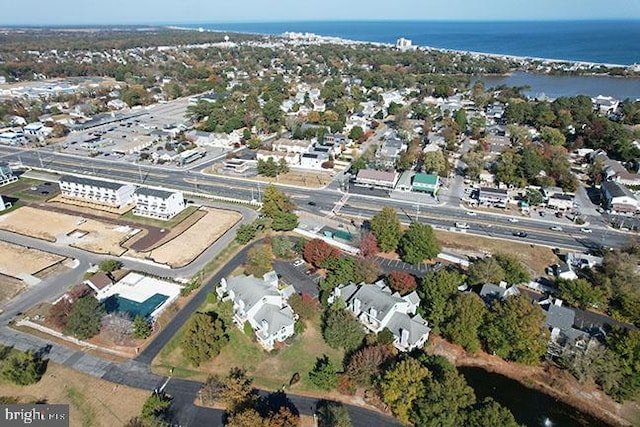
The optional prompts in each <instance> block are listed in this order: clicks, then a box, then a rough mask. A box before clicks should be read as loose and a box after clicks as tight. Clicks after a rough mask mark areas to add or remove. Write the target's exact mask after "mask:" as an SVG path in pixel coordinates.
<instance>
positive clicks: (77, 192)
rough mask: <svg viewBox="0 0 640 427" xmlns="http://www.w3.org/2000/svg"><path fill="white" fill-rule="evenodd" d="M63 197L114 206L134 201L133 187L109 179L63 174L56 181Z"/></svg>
mask: <svg viewBox="0 0 640 427" xmlns="http://www.w3.org/2000/svg"><path fill="white" fill-rule="evenodd" d="M58 184H59V185H60V192H61V193H62V196H63V197H70V198H74V199H81V200H85V201H87V202H91V203H95V204H98V205H104V206H109V207H114V208H121V207H123V206H126V205H129V204H131V203H133V202H134V199H133V193H134V191H135V189H136V188H135V187H134V186H133V185H130V184H120V183H117V182H111V181H100V180H97V179H91V178H85V177H79V176H72V175H65V176H63V177H61V178H60V181H59V183H58Z"/></svg>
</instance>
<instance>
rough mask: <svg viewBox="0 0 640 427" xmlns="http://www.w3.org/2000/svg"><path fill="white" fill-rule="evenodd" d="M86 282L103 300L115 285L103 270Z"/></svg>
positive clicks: (97, 296) (99, 298) (98, 297)
mask: <svg viewBox="0 0 640 427" xmlns="http://www.w3.org/2000/svg"><path fill="white" fill-rule="evenodd" d="M84 284H85V285H87V286H89V287H90V288H91V289H92V290H93V291H94V292H95V293H96V298H97V299H98V300H102V299H104V298H105V297H106V294H107V292H109V289H111V287H113V284H114V282H113V280H111V278H110V277H109V276H107V275H106V274H105V273H103V272H98V273H96V274H94V275H93V276H91V277H90V278H88V279H87V280H85V281H84Z"/></svg>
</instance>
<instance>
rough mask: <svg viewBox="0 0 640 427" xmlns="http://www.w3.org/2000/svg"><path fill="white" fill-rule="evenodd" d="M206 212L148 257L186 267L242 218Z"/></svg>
mask: <svg viewBox="0 0 640 427" xmlns="http://www.w3.org/2000/svg"><path fill="white" fill-rule="evenodd" d="M206 211H207V214H206V215H205V216H203V217H202V218H201V219H200V220H199V221H197V222H196V223H195V224H193V225H192V226H191V227H189V228H188V229H187V230H186V231H185V232H184V233H182V234H180V235H179V236H177V237H176V238H175V239H173V240H171V241H169V242H167V243H165V244H164V245H162V246H160V247H158V248H157V249H154V250H153V251H151V253H150V254H149V255H150V257H151V258H152V259H153V260H154V261H156V262H160V263H164V264H168V265H170V266H172V267H181V266H184V265H187V264H189V263H190V262H191V261H193V260H194V259H195V258H196V257H197V256H198V255H200V254H201V253H202V252H203V251H204V250H205V249H207V248H208V247H209V246H211V245H212V244H213V243H214V242H215V241H216V240H218V239H219V238H220V236H222V235H223V234H224V233H225V232H226V231H227V230H228V229H230V228H231V227H233V225H234V224H235V223H237V222H238V221H239V220H240V219H241V218H242V215H240V214H239V213H237V212H233V211H226V210H222V209H211V208H209V209H206Z"/></svg>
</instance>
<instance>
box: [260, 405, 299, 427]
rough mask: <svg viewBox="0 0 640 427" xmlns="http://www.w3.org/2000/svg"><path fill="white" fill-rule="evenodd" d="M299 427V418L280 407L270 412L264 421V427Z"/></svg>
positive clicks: (287, 409) (284, 407)
mask: <svg viewBox="0 0 640 427" xmlns="http://www.w3.org/2000/svg"><path fill="white" fill-rule="evenodd" d="M299 425H300V416H299V415H297V414H295V413H293V412H292V411H291V409H289V408H288V407H286V406H281V407H280V408H278V410H277V411H275V412H271V413H270V414H269V415H268V417H267V418H266V419H265V427H298V426H299Z"/></svg>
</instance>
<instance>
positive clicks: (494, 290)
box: [480, 282, 520, 304]
mask: <svg viewBox="0 0 640 427" xmlns="http://www.w3.org/2000/svg"><path fill="white" fill-rule="evenodd" d="M518 295H520V290H518V288H517V287H515V286H509V287H508V286H507V283H506V282H500V284H498V285H494V284H492V283H485V284H484V285H482V288H481V289H480V298H482V299H483V300H484V302H485V303H487V304H491V303H492V302H494V301H496V300H505V299H507V298H509V297H511V296H518Z"/></svg>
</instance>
